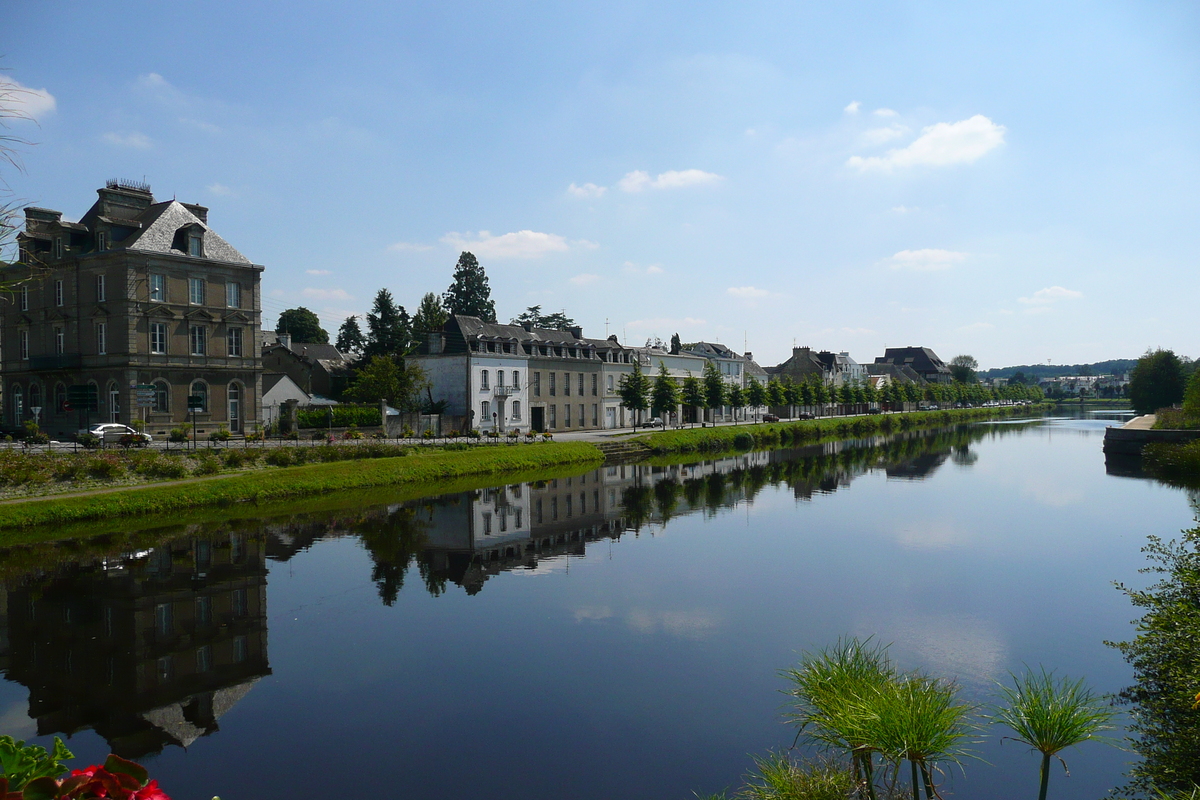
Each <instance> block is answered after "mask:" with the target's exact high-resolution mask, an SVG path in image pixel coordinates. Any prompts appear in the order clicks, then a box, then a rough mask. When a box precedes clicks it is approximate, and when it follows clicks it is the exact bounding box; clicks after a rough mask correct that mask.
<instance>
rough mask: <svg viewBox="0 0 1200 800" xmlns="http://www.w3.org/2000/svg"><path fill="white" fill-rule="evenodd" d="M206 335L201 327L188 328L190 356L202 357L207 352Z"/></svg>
mask: <svg viewBox="0 0 1200 800" xmlns="http://www.w3.org/2000/svg"><path fill="white" fill-rule="evenodd" d="M206 334H207V331H205V330H204V326H203V325H193V326H192V327H191V328H190V334H189V339H190V341H191V345H192V350H191V353H192V355H194V356H202V355H204V354H205V353H206V352H207V345H208V339H207V336H206Z"/></svg>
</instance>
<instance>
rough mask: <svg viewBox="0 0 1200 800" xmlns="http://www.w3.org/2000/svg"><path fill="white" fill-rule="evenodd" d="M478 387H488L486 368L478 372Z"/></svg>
mask: <svg viewBox="0 0 1200 800" xmlns="http://www.w3.org/2000/svg"><path fill="white" fill-rule="evenodd" d="M479 388H480V389H487V388H488V371H487V370H486V369H485V370H482V371H481V372H480V373H479Z"/></svg>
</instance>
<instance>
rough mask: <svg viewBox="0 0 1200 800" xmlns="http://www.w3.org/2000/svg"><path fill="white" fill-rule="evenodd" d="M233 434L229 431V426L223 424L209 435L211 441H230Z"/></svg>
mask: <svg viewBox="0 0 1200 800" xmlns="http://www.w3.org/2000/svg"><path fill="white" fill-rule="evenodd" d="M232 436H233V434H232V433H230V432H229V428H226V427H225V426H224V425H221V426H219V427H218V428H217V429H216V430H215V431H213V432H212V433H210V434H209V435H208V440H209V441H210V442H228V441H229V439H230V437H232Z"/></svg>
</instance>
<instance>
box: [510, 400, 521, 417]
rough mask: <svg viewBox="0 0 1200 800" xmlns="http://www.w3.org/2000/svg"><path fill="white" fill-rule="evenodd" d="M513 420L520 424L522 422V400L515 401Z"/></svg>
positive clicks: (513, 404)
mask: <svg viewBox="0 0 1200 800" xmlns="http://www.w3.org/2000/svg"><path fill="white" fill-rule="evenodd" d="M512 418H513V420H514V421H517V422H519V421H520V420H521V401H520V400H513V403H512Z"/></svg>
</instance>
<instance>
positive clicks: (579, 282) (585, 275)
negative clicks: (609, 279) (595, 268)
mask: <svg viewBox="0 0 1200 800" xmlns="http://www.w3.org/2000/svg"><path fill="white" fill-rule="evenodd" d="M598 280H600V276H599V275H593V274H591V273H590V272H582V273H580V274H578V275H576V276H575V277H574V278H571V283H573V284H575V285H576V286H587V285H588V284H589V283H595V282H596V281H598Z"/></svg>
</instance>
